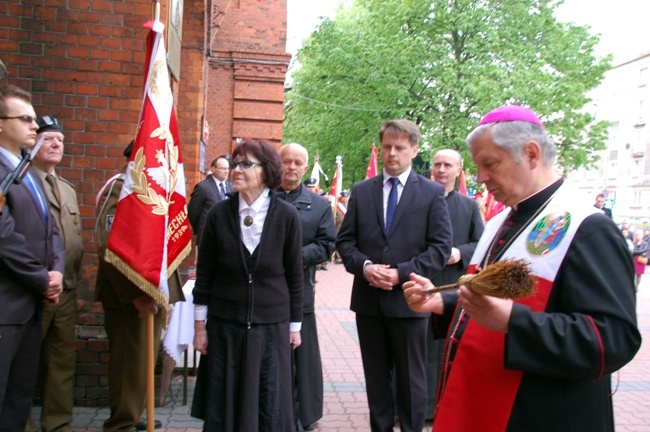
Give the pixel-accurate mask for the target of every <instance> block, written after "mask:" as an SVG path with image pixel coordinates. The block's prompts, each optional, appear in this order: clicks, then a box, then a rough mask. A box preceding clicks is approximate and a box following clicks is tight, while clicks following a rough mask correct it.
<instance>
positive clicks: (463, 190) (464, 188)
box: [458, 166, 467, 196]
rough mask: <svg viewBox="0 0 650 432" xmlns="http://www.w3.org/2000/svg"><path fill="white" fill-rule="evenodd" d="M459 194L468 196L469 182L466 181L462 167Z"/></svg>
mask: <svg viewBox="0 0 650 432" xmlns="http://www.w3.org/2000/svg"><path fill="white" fill-rule="evenodd" d="M458 193H460V194H461V195H465V196H467V181H466V180H465V170H464V169H463V167H462V166H461V167H460V179H459V180H458Z"/></svg>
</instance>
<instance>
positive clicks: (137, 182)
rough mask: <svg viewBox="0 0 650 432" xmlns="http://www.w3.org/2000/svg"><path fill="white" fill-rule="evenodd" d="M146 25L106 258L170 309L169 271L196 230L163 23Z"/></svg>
mask: <svg viewBox="0 0 650 432" xmlns="http://www.w3.org/2000/svg"><path fill="white" fill-rule="evenodd" d="M144 27H145V28H147V29H149V30H150V31H149V35H148V36H147V45H146V47H147V51H146V59H145V76H144V82H145V86H144V95H143V102H142V110H141V113H140V120H139V122H138V125H139V126H138V130H137V133H136V138H135V142H134V145H133V152H132V153H131V158H130V160H129V163H128V166H127V170H126V177H125V179H124V186H123V188H122V192H121V195H120V199H119V201H118V204H117V209H116V211H115V220H114V221H113V226H112V228H111V232H110V235H109V237H108V247H107V250H106V256H105V260H106V261H107V262H109V263H111V264H112V265H113V266H115V267H116V268H117V269H118V270H119V271H121V272H122V273H123V274H124V275H125V276H126V277H127V278H128V279H129V280H130V281H131V282H133V283H134V284H135V285H136V286H138V288H140V289H141V290H142V291H143V292H144V293H146V294H148V295H149V296H151V297H153V298H154V299H155V300H156V301H157V302H158V305H159V306H161V307H163V308H164V309H165V310H166V311H167V310H168V308H169V287H168V285H167V279H168V275H170V274H171V273H172V272H173V271H174V270H176V268H177V267H178V266H179V265H180V264H181V262H182V261H183V259H184V258H185V257H186V256H188V255H189V253H190V250H191V238H192V231H191V229H190V224H189V220H188V218H187V211H186V206H185V204H186V200H185V196H186V195H185V174H184V172H183V159H182V157H181V147H180V140H179V137H178V126H177V123H176V113H175V110H174V103H173V102H174V101H173V95H172V92H171V88H170V78H169V71H168V69H167V62H166V59H165V42H164V39H163V34H162V32H163V30H164V27H165V26H164V25H163V24H162V23H161V22H160V21H158V20H155V21H149V22H147V23H146V24H144Z"/></svg>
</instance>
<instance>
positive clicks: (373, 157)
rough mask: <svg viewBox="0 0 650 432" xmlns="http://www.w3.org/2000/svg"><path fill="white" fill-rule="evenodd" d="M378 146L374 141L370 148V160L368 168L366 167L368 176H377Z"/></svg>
mask: <svg viewBox="0 0 650 432" xmlns="http://www.w3.org/2000/svg"><path fill="white" fill-rule="evenodd" d="M377 174H378V172H377V147H376V146H375V143H374V142H373V143H372V147H371V148H370V160H369V161H368V168H366V178H367V179H369V178H373V177H375V176H377Z"/></svg>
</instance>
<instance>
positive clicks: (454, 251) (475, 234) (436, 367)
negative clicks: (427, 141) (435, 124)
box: [427, 149, 484, 419]
mask: <svg viewBox="0 0 650 432" xmlns="http://www.w3.org/2000/svg"><path fill="white" fill-rule="evenodd" d="M462 169H463V168H462V157H461V155H460V153H458V152H457V151H456V150H451V149H445V150H440V151H439V152H437V153H436V154H435V156H434V157H433V170H432V172H433V179H434V180H435V181H436V182H437V183H440V184H441V185H443V186H444V188H445V200H446V201H447V208H448V209H449V217H450V219H451V228H452V234H453V239H452V245H453V247H452V248H451V255H450V257H449V260H448V261H447V265H446V266H445V267H444V268H443V269H442V271H441V272H440V273H438V274H437V275H435V276H434V277H433V279H432V281H433V283H434V284H435V285H436V286H440V285H447V284H452V283H456V282H457V281H458V278H460V277H461V276H462V275H464V274H465V273H466V272H467V266H468V265H469V260H470V259H471V258H472V255H474V250H475V249H476V245H477V244H478V241H479V239H480V238H481V235H482V234H483V228H484V225H483V219H482V218H481V212H480V211H479V209H478V205H477V204H476V201H474V200H473V199H471V198H468V197H466V196H465V195H461V194H460V193H458V192H456V190H455V189H454V188H455V186H456V179H457V178H458V176H460V173H461V171H462ZM430 330H431V329H430ZM443 345H444V340H440V339H435V336H434V332H433V331H429V333H428V335H427V349H428V353H427V354H428V355H427V387H428V394H429V401H428V403H427V419H432V418H433V408H434V405H435V401H436V389H437V385H438V375H439V373H440V367H441V365H442V351H443Z"/></svg>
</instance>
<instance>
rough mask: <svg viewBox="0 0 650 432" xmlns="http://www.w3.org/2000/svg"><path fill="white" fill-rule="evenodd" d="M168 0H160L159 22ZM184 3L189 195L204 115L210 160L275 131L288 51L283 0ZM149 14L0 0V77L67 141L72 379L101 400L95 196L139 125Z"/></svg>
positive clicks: (128, 1)
mask: <svg viewBox="0 0 650 432" xmlns="http://www.w3.org/2000/svg"><path fill="white" fill-rule="evenodd" d="M168 4H169V0H161V14H160V17H161V21H163V22H164V23H167V21H168V19H167V17H168ZM183 4H184V11H183V41H182V53H181V74H180V75H181V76H180V81H175V82H173V83H172V91H173V93H174V95H175V100H176V103H177V110H176V111H177V118H178V125H179V132H180V138H181V145H182V152H183V162H184V166H185V174H186V189H187V194H188V196H189V193H190V192H191V190H192V188H193V187H194V184H195V183H196V182H197V181H199V180H201V179H202V178H203V176H202V175H201V174H200V169H201V167H199V142H200V138H201V118H202V116H203V115H205V117H206V119H207V120H208V122H209V124H210V128H211V137H210V142H209V146H208V149H207V154H206V161H207V162H208V163H209V161H210V160H211V159H212V158H214V157H216V156H217V155H220V154H223V153H229V152H230V151H231V148H232V146H233V145H234V143H235V139H236V138H237V137H254V138H265V139H270V140H272V141H275V142H277V143H279V142H280V140H281V138H282V102H283V85H284V76H285V73H286V70H287V66H288V63H289V60H290V56H289V55H287V54H286V52H285V51H286V48H285V44H286V0H215V1H213V2H210V0H184V3H183ZM228 4H230V6H229V7H228ZM206 11H207V12H206ZM151 16H152V6H151V1H150V0H122V1H119V0H21V1H20V2H16V1H15V0H9V1H6V0H4V1H3V0H0V59H1V60H2V61H3V62H4V63H5V65H6V66H7V69H8V74H7V77H5V78H4V79H2V80H0V85H4V84H8V83H10V84H16V85H19V86H21V87H23V88H25V89H26V90H29V91H31V92H32V94H33V103H34V106H35V108H36V112H37V113H38V114H41V115H45V114H49V115H53V116H55V117H57V118H58V119H59V121H60V123H61V124H62V127H63V129H64V133H65V136H66V140H65V141H66V147H65V156H64V158H63V161H62V162H61V164H60V165H59V167H58V169H57V172H58V173H59V174H60V175H61V176H63V177H65V178H66V179H68V180H70V181H71V182H73V183H74V184H75V186H76V189H77V194H78V200H79V204H80V211H81V215H82V218H83V222H82V223H83V238H84V242H85V248H86V254H85V257H84V271H85V278H86V288H87V289H86V290H85V291H84V292H83V293H80V296H81V297H83V298H84V299H85V300H86V306H85V308H84V309H83V311H81V312H80V313H79V317H78V330H77V334H78V337H77V339H78V340H77V362H78V364H77V376H76V385H77V387H76V389H75V403H76V404H77V405H82V406H91V405H106V404H107V382H106V363H107V361H108V342H107V340H106V337H105V333H104V330H103V311H102V308H101V304H99V303H96V302H94V301H93V299H94V279H95V274H96V270H97V255H96V250H95V237H94V230H95V220H96V209H95V196H96V194H97V193H98V192H99V190H100V189H101V187H102V185H103V184H104V183H105V181H106V180H107V179H109V178H110V177H112V176H113V175H114V174H115V173H116V172H118V171H119V170H120V169H121V168H122V167H123V165H124V163H125V161H124V157H123V156H122V152H123V149H124V147H125V146H126V145H127V144H128V143H129V142H130V141H131V139H132V138H133V136H134V134H135V132H136V124H137V121H138V117H139V113H140V105H141V98H142V85H143V82H142V81H143V73H144V64H143V62H144V56H145V52H144V50H145V37H146V33H147V32H146V30H145V29H143V28H142V24H143V23H144V22H146V21H148V20H149V19H151ZM168 40H169V39H168V38H167V37H166V41H168ZM208 44H209V46H210V49H209V50H206V49H205V47H206V46H208ZM192 261H193V257H189V258H188V259H187V260H186V262H185V263H184V266H183V272H186V271H187V268H188V267H189V266H190V265H191V263H192Z"/></svg>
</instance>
